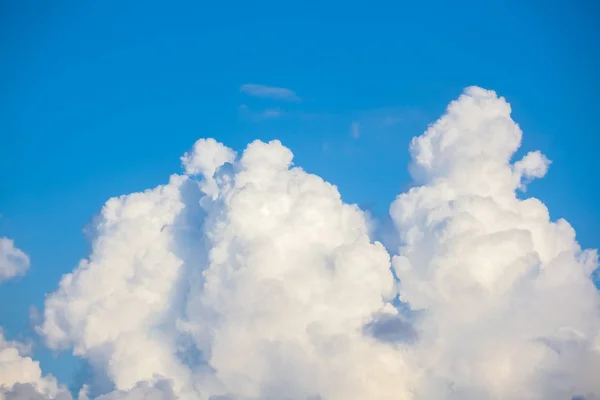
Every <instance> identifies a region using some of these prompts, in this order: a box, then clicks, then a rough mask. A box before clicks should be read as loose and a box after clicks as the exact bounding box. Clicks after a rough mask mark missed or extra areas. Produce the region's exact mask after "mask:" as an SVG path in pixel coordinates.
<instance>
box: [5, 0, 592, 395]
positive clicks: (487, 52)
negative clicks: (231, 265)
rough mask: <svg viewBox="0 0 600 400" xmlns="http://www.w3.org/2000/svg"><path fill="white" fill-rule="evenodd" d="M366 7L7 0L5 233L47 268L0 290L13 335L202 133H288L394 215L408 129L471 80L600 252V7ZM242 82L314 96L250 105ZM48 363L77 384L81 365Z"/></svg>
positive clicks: (348, 191)
mask: <svg viewBox="0 0 600 400" xmlns="http://www.w3.org/2000/svg"><path fill="white" fill-rule="evenodd" d="M124 3H129V4H124ZM217 3H219V5H217ZM366 4H367V2H356V3H353V2H346V1H344V2H343V1H329V2H314V3H313V2H294V3H292V2H282V1H278V2H245V1H244V2H241V1H240V2H207V1H194V2H192V1H190V2H183V1H181V2H167V1H138V2H135V1H133V2H121V1H75V0H73V1H63V2H58V1H29V0H18V1H7V0H1V1H0V7H1V8H0V18H1V20H0V32H1V33H0V54H1V57H2V58H1V62H0V172H1V175H0V213H1V214H2V217H1V218H0V236H9V237H12V238H14V239H15V241H16V244H17V246H18V247H20V248H21V249H23V250H24V251H25V252H27V253H28V254H29V255H30V256H31V259H32V268H31V270H30V272H29V274H28V275H27V276H26V277H23V278H21V279H17V280H14V281H11V282H7V283H4V284H3V285H2V286H1V287H0V325H1V326H4V327H5V329H6V331H7V335H8V336H9V337H22V338H27V337H30V338H35V333H34V331H33V330H32V328H31V325H32V323H31V322H30V314H31V316H32V317H33V320H35V318H36V312H35V310H33V312H30V308H29V307H30V306H34V307H36V308H37V309H38V310H40V309H41V308H42V305H43V300H44V294H45V293H48V292H50V291H52V290H54V289H55V287H56V285H57V283H58V280H59V278H60V276H61V275H62V274H64V273H66V272H68V271H70V270H72V269H73V268H74V267H75V266H76V265H77V262H78V260H79V259H80V258H81V257H84V256H85V255H86V254H87V252H88V249H89V244H88V242H87V241H86V238H85V236H84V234H83V231H82V230H83V228H84V226H85V225H86V224H88V223H89V222H90V220H91V217H92V216H93V215H94V214H95V213H97V212H98V211H99V209H100V207H101V206H102V204H103V203H104V202H105V201H106V200H107V199H108V198H109V197H111V196H115V195H120V194H125V193H131V192H133V191H137V190H142V189H145V188H149V187H153V186H155V185H157V184H159V183H164V182H166V180H167V178H168V176H169V174H171V173H174V172H178V171H179V157H180V156H181V155H182V154H183V152H185V151H186V150H187V149H188V148H189V147H190V146H191V145H192V144H193V143H194V141H195V140H196V139H198V138H200V137H214V138H216V139H217V140H220V141H223V142H224V143H226V144H227V145H229V146H231V147H233V148H235V149H237V150H241V149H242V148H243V147H244V146H245V144H247V143H248V142H249V141H251V140H253V139H257V138H258V139H263V140H266V139H271V138H278V139H280V140H282V142H283V143H284V144H285V145H287V146H288V147H290V148H291V149H292V150H293V151H294V153H295V155H296V163H297V164H299V165H301V166H302V167H304V168H305V169H306V170H308V171H309V172H313V173H317V174H319V175H321V176H323V177H324V178H325V179H327V180H329V181H331V182H333V183H335V184H337V185H338V187H339V189H340V191H341V193H342V195H343V197H344V199H345V200H346V201H348V202H356V203H358V204H360V205H361V206H363V207H364V208H367V209H370V210H372V211H373V212H374V213H375V214H376V215H379V216H380V217H382V216H384V215H385V214H386V212H387V207H388V205H389V203H390V202H391V201H392V200H393V198H394V197H395V195H396V194H397V193H398V192H400V191H401V190H403V189H405V188H406V187H407V186H408V184H409V183H410V178H409V176H408V174H407V168H406V167H407V164H408V161H409V160H408V151H407V148H408V143H409V140H410V138H411V137H413V136H415V135H418V134H420V133H422V132H423V130H424V129H425V128H426V126H427V123H429V122H431V121H433V120H435V119H436V118H437V117H438V116H439V115H441V114H442V113H443V112H444V108H445V106H446V105H447V103H448V102H449V101H451V100H452V99H455V98H456V97H457V96H458V95H459V94H460V93H461V91H462V89H463V88H464V87H466V86H469V85H479V86H483V87H486V88H490V89H494V90H496V91H497V92H498V93H499V94H501V95H503V96H505V97H506V98H507V99H508V101H509V102H510V103H511V104H512V106H513V110H514V114H513V115H514V118H515V120H516V121H517V122H519V123H520V124H521V126H522V128H523V131H524V145H523V152H524V151H529V150H534V149H540V150H542V151H543V152H544V153H545V154H546V155H547V156H548V157H549V158H550V159H551V160H552V161H553V164H552V166H551V169H550V172H549V174H548V176H547V177H546V178H544V179H543V180H541V181H538V182H536V183H534V184H533V185H532V186H531V187H530V190H529V192H528V194H530V195H533V196H536V197H539V198H541V199H542V200H543V201H544V202H545V203H546V204H547V205H548V207H549V209H550V211H551V213H552V217H553V218H558V217H565V218H566V219H567V220H568V221H569V222H571V224H572V225H573V226H574V227H575V229H576V231H577V234H578V239H579V241H580V243H581V244H582V245H583V246H584V247H599V246H600V240H599V237H600V236H599V234H600V206H599V204H600V203H599V201H598V195H599V194H600V185H599V183H600V179H599V178H598V171H599V170H600V161H599V157H598V156H597V149H598V145H599V144H600V139H599V137H598V134H599V130H598V121H597V120H598V110H599V105H600V104H599V101H598V94H599V93H600V83H599V79H598V72H599V71H600V57H599V52H600V35H599V29H600V28H598V23H597V21H598V20H600V7H599V4H600V3H598V2H597V1H584V0H575V1H571V2H566V1H554V0H551V1H502V0H499V1H472V2H467V1H453V2H447V1H422V2H417V1H411V2H406V1H393V2H392V1H390V2H369V3H368V4H369V5H368V6H366ZM244 83H260V84H265V85H273V86H282V87H287V88H290V89H292V90H294V91H296V93H297V94H298V96H300V97H301V98H302V101H301V102H300V103H286V102H276V101H269V100H265V99H262V100H261V99H253V98H249V97H247V96H245V95H243V94H242V93H240V91H239V87H240V85H241V84H244ZM242 104H245V105H247V107H248V108H247V110H246V111H244V110H241V109H240V106H241V105H242ZM275 107H280V109H281V110H282V111H283V112H284V114H283V115H282V116H280V117H279V118H272V119H264V118H259V117H258V116H259V113H260V111H261V110H264V109H266V108H275ZM248 110H250V111H248ZM388 117H389V118H391V119H392V120H393V121H395V122H394V123H393V124H387V125H386V124H385V123H382V121H384V120H385V118H388ZM352 122H358V123H359V125H360V133H361V135H360V137H359V138H358V139H353V138H352V137H351V128H350V126H351V123H352ZM19 335H20V336H19ZM35 356H36V357H38V358H40V359H41V362H42V367H43V368H44V369H45V371H47V372H52V373H53V374H55V375H56V376H57V377H58V378H59V379H60V380H62V381H65V382H68V383H70V384H72V385H74V386H77V385H78V382H77V378H74V376H75V375H77V374H78V372H77V371H78V370H79V369H80V368H81V365H80V362H78V361H76V360H75V359H73V358H72V357H71V356H69V355H65V354H62V355H59V356H57V355H53V354H51V353H50V352H49V351H48V350H44V349H43V348H42V346H38V348H37V349H36V351H35Z"/></svg>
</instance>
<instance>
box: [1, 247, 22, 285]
mask: <svg viewBox="0 0 600 400" xmlns="http://www.w3.org/2000/svg"><path fill="white" fill-rule="evenodd" d="M28 268H29V257H28V256H27V254H25V253H23V252H22V251H21V250H19V249H18V248H16V247H15V244H14V242H13V240H12V239H9V238H5V237H2V238H0V282H2V281H5V280H7V279H10V278H14V277H15V276H19V275H23V274H25V272H26V271H27V269H28Z"/></svg>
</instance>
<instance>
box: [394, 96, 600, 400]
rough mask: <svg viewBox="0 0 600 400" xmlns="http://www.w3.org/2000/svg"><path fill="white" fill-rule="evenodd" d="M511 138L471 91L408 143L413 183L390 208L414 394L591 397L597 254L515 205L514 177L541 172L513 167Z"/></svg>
mask: <svg viewBox="0 0 600 400" xmlns="http://www.w3.org/2000/svg"><path fill="white" fill-rule="evenodd" d="M520 141H521V130H520V129H519V127H518V126H517V125H516V124H515V123H514V122H513V121H512V120H511V118H510V106H509V105H508V104H507V103H506V101H505V100H504V99H503V98H498V97H497V96H496V94H495V93H494V92H492V91H486V90H483V89H480V88H469V89H467V90H466V91H465V94H464V95H463V96H461V97H460V99H459V100H457V101H455V102H453V103H452V104H451V105H450V106H449V107H448V112H447V114H446V115H444V116H443V117H442V118H441V119H440V120H438V121H437V122H436V123H435V124H434V125H432V126H431V127H430V128H429V130H428V131H427V132H426V133H425V134H423V135H422V136H420V137H418V138H415V139H413V142H412V144H411V153H412V157H413V162H414V164H413V171H414V173H415V176H416V177H417V178H418V179H420V180H421V182H422V186H420V187H416V188H413V189H412V190H410V191H409V192H408V193H404V194H402V195H400V196H399V197H398V199H397V200H396V201H395V202H394V204H392V207H391V214H392V217H393V218H394V220H395V222H396V224H397V226H398V229H399V231H400V232H401V233H402V239H403V242H404V246H403V247H402V248H401V249H400V255H399V256H397V257H395V258H394V260H393V265H394V268H395V271H396V273H397V275H398V277H399V279H400V282H401V283H400V286H399V291H400V295H401V299H402V300H403V301H405V302H407V303H408V304H409V305H410V306H411V307H413V308H414V309H420V310H422V317H421V318H420V319H419V320H418V322H417V324H416V328H417V330H418V331H419V336H420V337H419V342H418V344H417V345H416V346H415V348H414V349H413V351H414V354H413V356H414V358H415V364H416V365H420V367H421V368H422V369H423V370H424V371H427V373H426V379H423V381H422V385H421V387H420V388H419V389H418V390H417V392H416V393H418V394H419V395H420V396H421V397H424V398H434V399H437V398H440V399H447V398H452V399H454V398H456V399H459V398H460V399H471V398H473V399H491V398H510V399H568V398H570V397H571V396H575V395H578V394H584V393H588V392H590V393H600V380H598V379H597V377H598V374H599V373H600V353H599V352H600V341H599V339H600V336H599V333H600V314H599V306H600V303H599V296H598V292H597V291H596V289H595V287H594V285H593V282H592V281H591V279H590V273H591V271H592V270H593V269H594V268H596V267H597V265H598V263H597V255H596V253H595V251H582V250H581V248H580V247H579V245H578V244H577V242H576V241H575V232H574V231H573V229H572V228H571V226H569V224H568V223H567V222H566V221H564V220H559V221H557V222H551V221H550V220H549V215H548V211H547V209H546V207H545V206H544V205H543V204H542V203H541V202H540V201H539V200H537V199H533V198H530V199H526V200H519V199H518V198H517V196H516V193H515V190H516V189H517V188H518V187H519V186H520V185H521V182H520V180H521V177H526V178H536V177H537V178H539V177H542V176H543V175H544V174H545V172H546V169H547V166H548V164H549V161H548V160H547V159H546V158H545V157H544V156H542V155H541V154H540V153H539V152H534V153H529V154H528V155H527V156H525V158H523V160H521V161H518V162H517V163H515V164H514V166H513V165H511V164H510V158H511V156H512V155H513V154H514V152H515V151H516V150H517V148H518V147H519V145H520Z"/></svg>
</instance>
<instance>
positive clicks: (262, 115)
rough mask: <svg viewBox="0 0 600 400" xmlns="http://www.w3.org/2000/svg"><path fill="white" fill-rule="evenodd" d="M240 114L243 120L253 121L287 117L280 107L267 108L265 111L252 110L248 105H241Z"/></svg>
mask: <svg viewBox="0 0 600 400" xmlns="http://www.w3.org/2000/svg"><path fill="white" fill-rule="evenodd" d="M240 114H241V116H242V117H243V118H245V119H248V120H251V121H263V120H267V119H276V118H280V117H282V116H284V115H285V112H284V111H283V110H282V109H280V108H279V107H275V108H266V109H264V110H258V111H257V110H252V109H250V108H249V107H248V105H246V104H242V105H240Z"/></svg>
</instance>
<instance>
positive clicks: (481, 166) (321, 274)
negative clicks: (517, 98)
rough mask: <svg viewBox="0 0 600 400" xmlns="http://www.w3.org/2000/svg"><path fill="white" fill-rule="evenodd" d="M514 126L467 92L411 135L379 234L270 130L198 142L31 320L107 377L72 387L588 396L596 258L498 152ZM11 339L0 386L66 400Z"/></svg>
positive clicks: (598, 351) (125, 203)
mask: <svg viewBox="0 0 600 400" xmlns="http://www.w3.org/2000/svg"><path fill="white" fill-rule="evenodd" d="M520 142H521V131H520V129H519V127H518V125H517V124H515V123H514V122H513V121H512V119H511V117H510V106H509V105H508V104H507V103H506V101H505V100H504V99H502V98H499V97H498V96H497V95H496V94H495V93H494V92H491V91H486V90H483V89H480V88H469V89H467V90H466V91H465V93H464V94H463V95H462V96H461V97H460V98H459V99H458V100H456V101H454V102H452V103H451V104H450V106H449V107H448V110H447V113H446V114H445V115H444V116H443V117H442V118H440V119H439V120H438V121H437V122H436V123H435V124H433V125H431V126H430V128H429V129H428V130H427V132H425V133H424V134H423V135H421V136H419V137H417V138H415V139H414V140H413V141H412V143H411V146H410V151H411V155H412V159H413V162H412V165H411V166H410V168H411V172H412V173H413V176H414V178H415V181H416V182H417V184H418V186H416V187H414V188H413V189H411V190H410V191H408V192H406V193H403V194H400V195H399V196H398V198H397V199H396V201H395V202H394V203H393V204H392V206H391V208H390V213H391V216H392V218H393V220H394V222H395V224H396V227H397V231H398V235H399V237H400V242H401V243H402V246H401V247H400V248H398V249H388V250H386V249H385V248H384V247H383V245H382V244H380V243H378V242H376V241H373V240H372V239H371V238H370V235H369V233H370V225H369V221H368V219H367V217H366V216H365V214H364V213H363V212H362V211H361V210H360V209H359V208H358V207H357V206H355V205H350V204H346V203H344V202H343V200H342V199H341V196H340V194H339V192H338V190H337V188H336V187H335V186H333V185H332V184H330V183H328V182H325V181H324V180H323V179H321V178H320V177H318V176H316V175H312V174H309V173H307V172H305V171H303V170H302V169H301V168H299V167H297V166H294V165H293V162H292V160H293V155H292V153H291V151H290V150H289V149H287V148H286V147H284V146H283V145H282V144H281V143H279V142H278V141H272V142H269V143H263V142H260V141H256V142H253V143H251V144H249V145H248V146H247V147H246V149H245V150H244V151H243V152H242V153H241V154H239V155H238V154H236V153H235V152H234V151H233V150H231V149H229V148H227V147H226V146H225V145H223V144H221V143H218V142H217V141H215V140H213V139H201V140H199V141H198V142H196V144H195V145H194V146H193V148H192V149H191V150H190V151H189V152H188V153H186V154H185V155H184V156H183V157H182V159H181V160H182V164H183V170H184V173H183V174H181V175H173V176H172V177H171V178H170V180H169V182H168V183H167V184H165V185H162V186H159V187H157V188H154V189H150V190H147V191H145V192H142V193H133V194H130V195H126V196H122V197H119V198H113V199H110V200H109V201H108V202H107V203H106V205H105V206H104V208H103V209H102V211H101V214H100V215H99V217H98V218H97V220H96V224H95V232H94V240H93V249H92V252H91V254H90V255H89V257H88V258H87V259H85V260H82V261H81V262H80V264H79V265H78V266H77V267H76V268H75V269H74V270H73V272H72V273H70V274H67V275H65V276H64V277H63V278H62V280H61V281H60V284H59V286H58V288H57V290H56V291H55V292H54V293H52V294H50V295H49V296H48V297H47V299H46V304H45V317H44V322H43V324H42V325H41V326H40V327H39V332H40V333H41V334H42V335H43V336H44V338H45V340H46V343H47V344H48V345H49V346H50V347H51V348H53V349H72V351H73V352H74V354H76V355H77V356H80V357H83V358H85V359H87V360H88V361H89V363H90V364H91V365H92V366H93V369H94V371H96V372H97V373H99V374H101V375H103V377H104V378H106V380H107V381H108V382H110V384H108V385H106V387H99V388H91V389H90V390H88V388H87V387H84V388H83V389H82V391H81V392H80V393H79V394H78V397H79V399H80V400H87V399H89V398H94V397H95V398H96V399H102V400H120V399H131V400H134V399H156V400H162V399H164V400H170V399H175V398H179V399H184V400H185V399H200V400H280V399H291V400H317V399H319V400H365V399H369V400H388V399H389V400H392V399H394V400H398V399H410V400H412V399H415V400H416V399H434V400H445V399H499V398H503V399H504V398H505V399H551V400H552V399H570V398H579V399H582V398H585V399H588V400H589V399H592V398H593V396H594V395H598V394H599V393H600V379H598V376H600V313H599V309H600V303H599V302H600V297H599V295H598V291H597V290H596V288H595V287H594V285H593V282H592V280H591V278H590V274H591V273H592V271H593V270H594V269H596V268H597V266H598V260H597V255H596V253H595V252H594V251H589V250H582V249H581V248H580V246H579V245H578V244H577V242H576V240H575V232H574V230H573V229H572V227H571V226H570V225H569V224H568V223H567V222H566V221H564V220H558V221H551V220H550V218H549V214H548V210H547V209H546V207H545V206H544V205H543V203H542V202H540V201H539V200H537V199H534V198H525V196H524V195H523V194H522V193H523V191H524V189H525V187H526V185H527V183H529V182H530V181H531V180H532V179H535V178H541V177H543V176H544V174H545V173H546V171H547V169H548V167H549V165H550V161H549V160H548V159H547V158H546V157H545V156H543V155H542V154H541V153H539V152H531V153H529V154H527V155H525V156H524V157H523V158H522V159H521V160H519V161H516V162H513V161H512V156H513V155H514V153H515V152H516V150H517V149H518V148H519V145H520ZM17 347H18V346H17V345H16V344H14V343H13V344H11V343H9V342H7V341H5V340H4V339H2V341H0V379H4V380H5V381H6V382H4V381H0V387H1V388H2V389H1V390H2V392H1V393H2V394H0V396H4V397H0V399H1V400H5V399H25V398H28V399H37V398H59V397H60V396H69V397H70V395H69V394H68V393H66V392H64V390H61V388H60V386H59V385H57V384H56V381H55V380H54V379H53V378H51V377H44V376H43V375H42V373H41V371H40V370H39V366H38V364H37V363H36V362H34V361H33V360H31V359H30V358H27V357H26V356H24V355H23V354H22V352H21V351H20V350H19V349H18V348H17ZM5 365H10V366H9V367H6V368H5V369H2V368H4V366H5ZM17 366H18V367H17ZM3 371H7V372H3ZM14 371H17V372H14ZM102 393H104V394H102ZM36 396H38V397H36ZM577 396H579V397H577Z"/></svg>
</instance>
